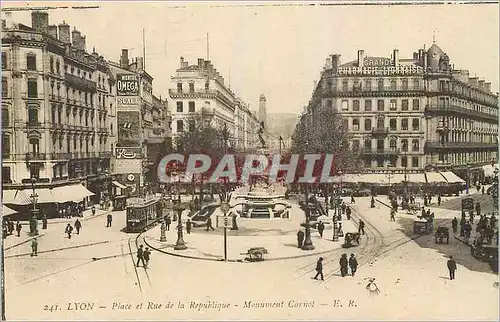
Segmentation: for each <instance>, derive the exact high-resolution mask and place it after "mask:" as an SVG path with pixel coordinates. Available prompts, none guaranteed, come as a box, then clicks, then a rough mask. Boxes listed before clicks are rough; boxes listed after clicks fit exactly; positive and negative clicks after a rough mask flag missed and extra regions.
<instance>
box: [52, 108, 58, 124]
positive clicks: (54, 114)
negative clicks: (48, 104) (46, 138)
mask: <svg viewBox="0 0 500 322" xmlns="http://www.w3.org/2000/svg"><path fill="white" fill-rule="evenodd" d="M51 116H52V117H51V120H52V123H54V124H57V119H56V108H55V106H52V111H51Z"/></svg>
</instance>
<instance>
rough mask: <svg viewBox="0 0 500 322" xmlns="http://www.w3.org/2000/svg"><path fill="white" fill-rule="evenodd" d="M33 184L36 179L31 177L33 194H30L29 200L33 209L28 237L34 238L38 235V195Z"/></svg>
mask: <svg viewBox="0 0 500 322" xmlns="http://www.w3.org/2000/svg"><path fill="white" fill-rule="evenodd" d="M35 183H36V178H35V177H32V178H31V188H32V189H33V193H32V194H31V196H30V197H31V199H32V202H33V209H31V219H30V236H36V235H38V220H37V217H38V209H37V207H36V206H37V199H38V195H37V193H36V191H35Z"/></svg>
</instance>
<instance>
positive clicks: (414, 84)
mask: <svg viewBox="0 0 500 322" xmlns="http://www.w3.org/2000/svg"><path fill="white" fill-rule="evenodd" d="M413 88H414V89H420V80H418V79H415V80H413Z"/></svg>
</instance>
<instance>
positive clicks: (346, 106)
mask: <svg viewBox="0 0 500 322" xmlns="http://www.w3.org/2000/svg"><path fill="white" fill-rule="evenodd" d="M348 109H349V102H348V101H347V100H343V101H342V111H347V110H348Z"/></svg>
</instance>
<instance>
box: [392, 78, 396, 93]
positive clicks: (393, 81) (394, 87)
mask: <svg viewBox="0 0 500 322" xmlns="http://www.w3.org/2000/svg"><path fill="white" fill-rule="evenodd" d="M396 89H397V86H396V80H395V79H393V80H391V90H393V91H395V90H396Z"/></svg>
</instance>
